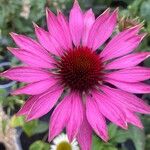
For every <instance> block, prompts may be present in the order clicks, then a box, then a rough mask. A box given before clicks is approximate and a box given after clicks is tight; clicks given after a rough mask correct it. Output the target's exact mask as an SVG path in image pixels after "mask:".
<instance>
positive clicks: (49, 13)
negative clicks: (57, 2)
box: [46, 7, 55, 19]
mask: <svg viewBox="0 0 150 150" xmlns="http://www.w3.org/2000/svg"><path fill="white" fill-rule="evenodd" d="M51 15H55V14H54V13H53V12H52V11H51V10H50V9H49V8H48V7H46V18H47V19H48V17H50V16H51Z"/></svg>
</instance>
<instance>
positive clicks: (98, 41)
mask: <svg viewBox="0 0 150 150" xmlns="http://www.w3.org/2000/svg"><path fill="white" fill-rule="evenodd" d="M117 14H118V10H115V11H114V12H113V13H112V14H111V15H110V14H109V9H108V10H106V11H105V12H104V13H103V14H102V15H100V16H99V17H98V18H97V19H96V21H95V23H94V24H93V26H92V28H91V30H90V33H89V37H88V47H89V48H92V49H93V50H96V49H97V48H99V47H100V46H101V45H102V44H103V43H104V42H105V41H106V40H107V39H108V38H109V37H110V36H111V34H112V32H113V30H114V28H115V25H116V21H117Z"/></svg>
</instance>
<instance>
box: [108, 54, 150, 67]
mask: <svg viewBox="0 0 150 150" xmlns="http://www.w3.org/2000/svg"><path fill="white" fill-rule="evenodd" d="M148 57H150V53H149V52H141V53H133V54H129V55H126V56H124V57H121V58H118V59H116V60H114V61H112V62H111V63H108V64H107V65H106V66H105V68H106V69H124V68H128V67H134V66H136V65H138V64H139V63H141V62H142V61H144V60H145V59H147V58H148Z"/></svg>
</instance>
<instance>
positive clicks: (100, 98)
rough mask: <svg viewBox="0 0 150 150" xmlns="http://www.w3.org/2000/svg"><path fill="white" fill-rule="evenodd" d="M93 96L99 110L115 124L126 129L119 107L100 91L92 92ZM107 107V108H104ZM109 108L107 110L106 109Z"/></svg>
mask: <svg viewBox="0 0 150 150" xmlns="http://www.w3.org/2000/svg"><path fill="white" fill-rule="evenodd" d="M93 98H94V99H95V100H96V103H97V106H98V108H99V110H100V112H101V113H102V114H103V115H104V116H105V117H106V118H107V119H109V120H110V121H112V122H113V123H115V124H116V125H118V126H120V127H122V128H124V129H127V123H126V118H125V114H124V113H123V112H122V110H121V109H120V108H118V107H117V106H116V105H114V104H113V103H112V102H111V99H110V98H109V97H107V95H104V94H102V93H100V92H99V93H98V92H96V93H94V94H93ZM106 108H107V109H106ZM108 110H109V111H108Z"/></svg>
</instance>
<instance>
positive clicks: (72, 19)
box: [69, 0, 84, 46]
mask: <svg viewBox="0 0 150 150" xmlns="http://www.w3.org/2000/svg"><path fill="white" fill-rule="evenodd" d="M83 25H84V23H83V14H82V10H81V8H80V6H79V4H78V1H77V0H75V2H74V5H73V8H72V9H71V11H70V16H69V28H70V33H71V36H72V40H73V43H74V45H75V46H79V45H80V41H81V38H82V33H83Z"/></svg>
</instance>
